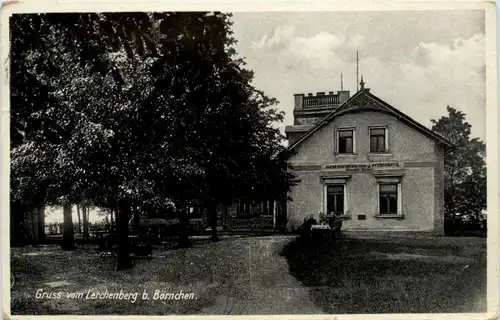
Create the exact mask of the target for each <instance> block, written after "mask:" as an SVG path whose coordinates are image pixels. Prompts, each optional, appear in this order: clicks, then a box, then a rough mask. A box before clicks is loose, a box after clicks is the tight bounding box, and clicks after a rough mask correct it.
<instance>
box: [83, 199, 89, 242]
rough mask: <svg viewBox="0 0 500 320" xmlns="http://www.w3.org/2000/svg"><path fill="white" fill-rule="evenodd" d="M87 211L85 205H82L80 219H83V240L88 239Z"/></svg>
mask: <svg viewBox="0 0 500 320" xmlns="http://www.w3.org/2000/svg"><path fill="white" fill-rule="evenodd" d="M88 211H89V208H88V207H87V205H85V204H83V205H82V217H83V239H84V240H88V239H89V221H88Z"/></svg>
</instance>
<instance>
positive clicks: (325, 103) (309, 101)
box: [295, 91, 349, 109]
mask: <svg viewBox="0 0 500 320" xmlns="http://www.w3.org/2000/svg"><path fill="white" fill-rule="evenodd" d="M347 99H349V91H339V92H338V93H333V92H332V91H331V92H329V93H328V94H325V93H324V92H318V93H317V94H316V95H315V96H313V94H312V93H308V94H307V96H306V95H304V94H302V93H301V94H296V95H295V109H312V108H322V107H335V106H339V105H340V104H342V103H344V102H345V101H347Z"/></svg>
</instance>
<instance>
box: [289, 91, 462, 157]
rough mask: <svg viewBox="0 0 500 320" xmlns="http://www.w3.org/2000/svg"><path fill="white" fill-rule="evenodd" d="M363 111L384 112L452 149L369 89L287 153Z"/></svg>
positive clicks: (335, 112)
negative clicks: (348, 115) (337, 120)
mask: <svg viewBox="0 0 500 320" xmlns="http://www.w3.org/2000/svg"><path fill="white" fill-rule="evenodd" d="M363 110H372V111H373V110H375V111H378V112H384V113H387V114H390V115H392V116H393V117H395V118H396V119H398V120H400V121H401V122H403V123H405V124H407V125H408V126H410V127H413V128H415V129H417V130H418V131H420V132H422V133H423V134H425V135H427V136H429V137H431V138H433V139H435V140H437V141H438V143H441V144H443V145H444V146H445V149H452V148H454V145H453V144H452V143H451V142H450V141H449V140H447V139H446V138H444V137H443V136H441V135H440V134H438V133H436V132H434V131H432V130H431V129H429V128H427V127H425V126H424V125H421V124H420V123H418V122H417V121H415V120H413V119H412V118H410V117H409V116H407V115H406V114H404V113H403V112H401V111H399V110H398V109H396V108H394V107H393V106H391V105H390V104H388V103H387V102H385V101H383V100H382V99H380V98H378V97H377V96H375V95H373V94H371V93H370V90H369V89H363V90H360V91H358V92H357V93H356V94H355V95H353V96H352V97H351V98H349V99H348V100H347V101H346V102H344V103H343V104H341V105H340V106H339V107H338V108H337V109H335V110H334V111H332V112H331V113H330V114H329V115H328V116H326V117H325V118H324V119H323V120H321V121H320V122H318V123H317V124H316V125H315V126H314V127H312V128H311V130H309V131H308V132H306V133H305V134H304V135H303V136H302V137H300V139H299V140H297V141H296V142H295V143H293V144H292V145H290V146H289V147H288V151H292V150H293V149H295V148H296V147H297V146H298V145H299V144H301V143H302V142H303V141H305V140H306V139H307V138H309V137H310V136H312V135H313V134H314V133H315V132H316V131H318V130H319V129H321V128H322V127H323V126H324V125H326V124H328V123H329V122H330V121H332V120H333V119H335V117H337V116H340V115H343V114H346V113H350V112H358V111H363Z"/></svg>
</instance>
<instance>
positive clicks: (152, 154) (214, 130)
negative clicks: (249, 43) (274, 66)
mask: <svg viewBox="0 0 500 320" xmlns="http://www.w3.org/2000/svg"><path fill="white" fill-rule="evenodd" d="M54 16H58V17H57V18H59V20H58V19H56V18H55V17H54ZM28 17H29V18H26V16H23V17H18V19H20V21H18V23H19V24H20V27H19V28H20V29H23V28H27V29H28V31H24V32H25V33H26V32H27V33H29V34H31V35H32V36H31V38H33V39H34V40H36V41H38V42H35V43H37V44H36V45H34V46H28V47H27V48H25V49H26V50H25V52H24V53H23V54H21V56H20V57H18V59H20V61H21V66H17V67H16V68H15V69H16V74H17V73H19V72H20V71H19V70H27V72H28V74H29V75H30V77H31V78H32V81H33V82H34V84H33V85H34V86H35V87H36V89H37V90H38V89H40V90H41V89H43V93H44V95H43V97H44V99H43V100H41V99H40V98H39V97H38V98H37V97H32V96H29V94H30V93H29V92H22V93H13V94H17V95H18V96H20V98H19V100H20V101H18V103H17V104H16V105H13V106H12V109H15V108H19V112H17V113H16V114H14V117H15V118H14V120H13V128H12V130H14V131H15V132H17V131H20V132H21V131H24V132H23V134H20V135H18V138H17V140H16V143H15V144H13V149H12V157H13V161H17V162H19V165H17V168H19V170H18V171H15V172H14V173H15V174H13V182H12V183H13V185H16V184H17V186H18V189H19V190H18V191H16V192H17V193H19V194H20V195H18V196H17V197H15V199H19V200H20V201H21V200H22V201H24V200H25V197H24V196H21V195H22V194H24V195H26V194H27V193H29V191H30V188H31V187H36V188H38V189H40V190H45V194H42V195H40V199H41V200H37V201H38V202H40V201H41V202H45V203H47V202H49V203H50V202H51V201H55V199H60V198H61V197H64V198H65V199H68V200H69V201H71V202H73V203H79V202H80V201H82V200H84V199H85V200H88V201H90V202H91V203H92V204H94V205H99V206H101V207H104V208H108V209H110V210H113V211H114V212H116V224H117V231H118V237H119V242H118V243H119V253H118V259H117V269H125V268H128V267H130V266H131V261H130V257H129V252H128V251H129V248H128V236H127V230H128V221H129V218H130V215H131V214H132V211H133V210H132V208H137V207H139V206H141V205H142V204H147V205H148V206H151V205H153V206H157V207H158V208H164V207H165V205H166V204H167V203H170V202H173V203H174V205H175V208H176V210H177V213H178V215H179V220H180V222H181V225H182V226H183V228H182V230H183V232H182V233H181V236H180V237H179V242H180V244H181V245H182V246H186V245H188V244H189V243H188V241H187V223H188V216H187V209H188V208H189V207H190V206H191V205H192V204H193V203H202V204H204V205H206V206H207V207H208V208H210V213H211V215H212V218H213V216H214V214H215V208H216V206H217V205H218V204H221V203H229V202H231V201H234V200H235V199H237V198H239V197H242V196H245V195H246V196H248V195H251V196H252V197H253V198H255V199H257V198H259V197H262V195H264V194H267V196H270V195H274V194H282V193H283V192H286V190H287V188H289V186H290V185H291V175H290V174H289V173H287V171H286V161H285V160H284V158H282V157H280V156H279V154H280V152H281V151H282V150H283V147H282V144H281V141H282V139H283V137H282V135H281V134H280V133H279V130H278V129H277V128H276V127H275V126H273V124H274V123H275V122H277V121H281V120H282V117H283V114H282V113H279V112H277V111H276V110H275V109H274V108H273V104H274V103H275V100H274V99H270V98H268V97H266V96H265V95H264V94H263V93H262V92H260V91H258V90H256V89H255V88H254V87H253V86H252V84H251V80H252V77H253V74H252V73H251V72H250V71H248V70H245V69H244V67H243V65H244V63H243V61H242V60H240V59H236V58H235V51H234V48H233V45H234V43H235V41H234V39H233V38H232V37H231V31H230V26H231V22H230V16H229V15H227V14H221V13H203V12H199V13H158V14H134V13H127V14H71V15H68V14H66V15H45V16H31V17H30V16H28ZM23 19H24V20H23ZM32 19H35V20H37V19H38V20H37V21H38V24H35V26H38V29H37V30H32V29H30V27H31V25H32V24H33V21H32ZM21 47H22V46H21ZM46 52H49V53H50V54H46ZM31 78H30V79H31ZM21 84H22V81H21V82H20V83H17V84H16V85H21ZM26 97H27V98H26ZM22 99H31V100H35V101H34V102H33V101H31V100H30V102H31V104H24V102H23V101H24V100H22ZM37 99H38V100H37ZM36 103H38V104H36ZM35 104H36V106H35ZM27 119H35V120H36V121H35V123H36V125H33V124H31V123H28V120H27ZM27 130H30V132H31V131H33V133H32V134H29V135H28V134H26V133H25V132H26V131H27ZM25 149H26V150H28V151H25V152H24V153H22V152H21V151H22V150H25ZM33 150H35V151H37V152H38V154H42V156H40V157H36V158H33V157H32V158H29V159H31V160H30V161H28V162H27V163H26V165H23V163H22V161H21V160H22V159H24V158H23V157H21V156H20V155H26V154H28V155H29V154H31V152H32V151H33ZM44 152H45V153H46V154H45V153H44ZM34 159H36V160H34ZM35 165H42V166H43V167H44V168H46V172H47V174H46V175H44V179H38V177H37V176H34V177H33V181H31V182H32V183H33V184H32V185H31V186H30V184H23V185H20V181H22V180H23V179H25V177H26V176H27V175H28V172H27V171H26V170H27V169H26V168H30V167H33V166H35ZM33 170H35V169H33ZM270 180H272V182H271V181H270ZM265 182H268V183H265ZM23 192H24V193H23ZM212 221H213V219H212ZM214 230H215V228H214ZM216 236H217V235H216V234H215V233H214V239H215V238H216Z"/></svg>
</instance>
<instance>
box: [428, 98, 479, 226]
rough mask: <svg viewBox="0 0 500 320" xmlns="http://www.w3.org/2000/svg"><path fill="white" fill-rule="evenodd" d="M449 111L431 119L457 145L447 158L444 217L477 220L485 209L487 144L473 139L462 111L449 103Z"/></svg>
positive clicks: (439, 130)
mask: <svg viewBox="0 0 500 320" xmlns="http://www.w3.org/2000/svg"><path fill="white" fill-rule="evenodd" d="M447 111H448V115H447V116H443V117H441V118H440V119H438V120H432V123H433V126H432V130H434V131H436V132H438V133H440V134H441V135H443V136H444V137H446V138H447V139H448V140H449V141H451V142H452V143H453V144H454V146H455V148H454V149H453V150H451V151H450V152H449V153H448V154H447V155H446V157H445V172H444V177H445V216H446V218H447V219H455V218H457V217H459V216H460V217H461V218H462V217H465V218H467V219H468V220H470V221H472V222H473V223H474V222H477V221H478V219H479V218H480V215H481V214H482V211H483V210H484V209H486V163H485V157H486V146H485V144H484V143H483V142H482V141H481V140H480V139H479V138H471V125H470V124H469V123H468V122H467V121H466V118H465V117H466V115H465V114H464V113H463V112H461V111H458V110H456V109H455V108H452V107H449V106H448V107H447Z"/></svg>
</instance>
